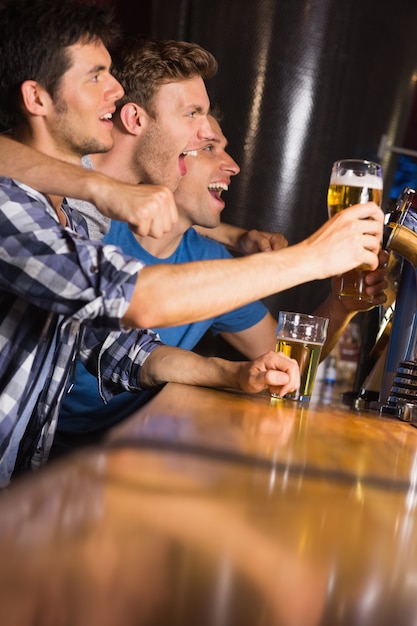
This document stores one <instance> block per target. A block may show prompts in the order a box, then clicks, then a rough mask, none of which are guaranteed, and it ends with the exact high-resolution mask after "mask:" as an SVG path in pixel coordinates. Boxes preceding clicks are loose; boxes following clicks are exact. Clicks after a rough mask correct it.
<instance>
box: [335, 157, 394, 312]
mask: <svg viewBox="0 0 417 626" xmlns="http://www.w3.org/2000/svg"><path fill="white" fill-rule="evenodd" d="M349 163H351V164H352V169H349V167H348V166H349ZM355 164H356V165H355ZM344 166H345V167H344ZM355 166H358V162H353V161H352V162H349V161H344V162H343V161H341V162H339V163H336V164H335V166H334V167H333V171H332V175H331V178H330V185H329V190H328V193H327V206H328V209H329V217H333V215H336V213H339V211H343V209H347V208H348V207H350V206H352V205H354V204H363V203H365V202H375V204H377V205H378V206H381V202H382V177H381V176H380V175H378V172H379V174H380V166H379V165H378V164H376V163H369V162H366V161H364V162H359V167H363V168H364V170H363V171H359V170H358V169H355ZM368 166H369V168H370V171H373V170H374V171H375V173H369V172H368V171H366V168H367V167H368ZM367 269H368V268H367V267H365V266H360V267H358V268H357V269H354V270H351V271H350V272H347V273H345V274H343V276H342V282H341V287H340V291H339V297H341V298H343V297H348V298H355V299H357V300H365V301H368V302H372V301H373V297H372V296H368V295H367V293H366V283H365V276H366V273H367Z"/></svg>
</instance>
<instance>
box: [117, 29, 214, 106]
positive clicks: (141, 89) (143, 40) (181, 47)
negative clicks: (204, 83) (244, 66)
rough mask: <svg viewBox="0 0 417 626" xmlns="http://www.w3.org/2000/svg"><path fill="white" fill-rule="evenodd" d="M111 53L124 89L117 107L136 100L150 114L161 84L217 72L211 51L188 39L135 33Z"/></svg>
mask: <svg viewBox="0 0 417 626" xmlns="http://www.w3.org/2000/svg"><path fill="white" fill-rule="evenodd" d="M110 53H111V56H112V60H113V70H112V71H113V74H114V76H115V77H116V78H117V80H118V81H119V83H121V85H122V87H123V89H124V91H125V95H124V96H123V98H122V99H121V100H119V101H118V103H117V106H118V108H121V107H122V106H123V105H124V104H126V103H127V102H135V103H136V104H138V105H140V106H141V107H143V108H144V109H145V110H146V111H147V112H148V113H149V114H152V113H153V110H152V100H153V97H154V95H155V93H156V92H157V91H158V89H159V87H161V85H163V84H165V83H170V82H173V81H179V80H186V79H188V78H194V76H201V78H202V79H203V80H207V79H210V78H212V77H213V76H214V75H215V74H216V72H217V61H216V59H215V58H214V56H213V55H212V54H211V52H208V50H205V49H204V48H202V47H201V46H199V45H198V44H196V43H189V42H187V41H175V40H171V39H169V40H157V39H152V38H151V37H147V36H142V35H136V36H135V35H132V36H127V37H123V39H121V40H120V42H118V45H117V46H115V47H113V48H111V49H110Z"/></svg>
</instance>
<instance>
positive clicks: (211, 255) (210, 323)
mask: <svg viewBox="0 0 417 626" xmlns="http://www.w3.org/2000/svg"><path fill="white" fill-rule="evenodd" d="M103 241H104V243H108V244H109V243H111V244H116V245H118V246H120V247H121V248H122V249H123V251H124V252H125V253H127V254H129V255H131V256H134V257H137V258H139V259H140V260H141V261H143V262H144V263H146V265H156V264H157V263H187V262H189V261H200V260H206V259H208V260H209V259H228V258H231V255H230V254H229V252H228V251H227V250H226V248H225V247H224V246H223V245H222V244H219V243H218V242H216V241H212V240H210V239H207V238H206V237H203V236H201V235H199V234H198V233H197V232H196V231H195V230H194V229H193V228H189V229H188V230H187V232H186V233H185V234H184V236H183V237H182V240H181V243H180V244H179V246H178V247H177V249H176V250H175V252H174V254H172V256H170V257H168V258H166V259H159V258H157V257H154V256H152V255H151V254H149V253H148V252H147V251H146V250H144V249H143V248H142V246H141V245H140V244H139V243H138V241H137V240H136V238H135V236H134V235H133V233H132V232H131V230H130V229H129V227H128V226H127V224H125V223H124V222H116V221H113V222H112V224H111V228H110V230H109V232H108V233H107V235H106V236H105V237H104V239H103ZM266 313H267V309H266V308H265V306H264V305H263V304H262V303H261V302H254V303H252V304H249V305H246V306H244V307H240V308H238V309H236V310H234V311H231V312H230V313H225V314H223V315H219V316H216V317H212V318H210V319H208V320H204V321H202V322H196V323H194V324H184V325H182V326H173V327H170V328H156V329H153V330H156V331H157V332H158V333H159V335H160V337H161V339H162V341H163V342H164V343H165V344H167V345H170V346H178V347H180V348H184V349H186V350H192V349H193V348H194V346H195V345H196V344H197V343H198V342H199V340H200V339H201V338H202V337H203V335H204V334H205V333H206V331H207V330H208V329H211V330H212V332H213V333H215V334H218V333H221V332H238V331H242V330H246V329H247V328H251V327H252V326H254V325H255V324H257V323H258V322H259V321H261V320H262V319H263V318H264V317H265V315H266ZM154 394H155V391H152V390H151V391H143V392H140V393H135V394H133V393H129V392H124V393H121V394H119V395H117V396H115V397H114V398H112V399H111V400H110V402H109V403H108V404H104V403H103V400H102V399H101V397H100V395H99V393H98V387H97V380H96V378H95V377H94V376H93V375H92V374H90V373H89V372H88V371H87V370H86V369H85V367H84V366H83V365H82V364H81V363H78V364H77V367H76V372H75V381H74V384H73V386H72V388H71V390H70V392H69V393H67V394H66V395H65V397H64V401H63V403H62V407H61V412H60V415H59V421H58V428H57V436H56V437H57V440H61V439H62V437H61V435H65V433H80V434H81V433H86V434H88V433H90V434H92V433H95V432H100V431H104V430H106V429H108V428H109V427H110V426H112V425H114V424H117V423H118V422H120V421H121V420H123V419H124V418H125V417H127V416H129V415H131V414H132V413H133V412H134V411H135V410H137V409H138V408H139V407H140V406H142V405H143V404H144V403H145V402H147V401H148V400H149V399H150V398H151V397H152V396H153V395H154Z"/></svg>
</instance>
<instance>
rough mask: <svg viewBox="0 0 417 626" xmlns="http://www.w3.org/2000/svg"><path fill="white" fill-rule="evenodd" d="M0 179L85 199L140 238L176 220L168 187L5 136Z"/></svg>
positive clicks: (1, 141) (1, 137) (0, 151)
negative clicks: (130, 179)
mask: <svg viewBox="0 0 417 626" xmlns="http://www.w3.org/2000/svg"><path fill="white" fill-rule="evenodd" d="M0 175H2V176H6V177H8V178H14V179H16V180H19V181H21V182H22V183H25V185H28V186H29V187H33V188H34V189H37V190H38V191H40V192H41V193H44V194H49V195H59V196H66V197H69V198H77V199H79V200H87V201H88V202H91V203H92V204H94V205H95V206H96V208H97V209H98V210H99V211H100V212H101V213H102V214H103V215H105V216H106V217H108V218H110V219H116V220H120V221H125V222H128V223H129V226H130V227H131V228H132V230H133V231H134V232H136V233H137V234H139V235H142V236H144V237H146V236H147V235H150V236H153V237H160V236H161V235H162V234H163V233H165V232H168V231H169V230H171V228H172V225H173V224H174V223H175V222H176V220H177V219H178V212H177V207H176V205H175V201H174V197H173V194H172V192H171V191H170V190H169V189H168V188H167V187H164V186H162V185H136V184H130V183H123V182H121V181H118V180H116V179H114V178H112V177H110V176H107V175H105V174H102V173H100V172H97V171H94V170H90V169H87V168H84V167H82V166H81V164H80V165H75V164H73V163H66V162H64V161H60V160H58V159H54V158H51V157H49V156H48V155H46V154H43V153H42V152H38V151H37V150H34V149H33V148H30V147H28V146H25V145H24V144H21V143H19V142H18V141H15V140H14V139H12V138H10V137H9V136H6V135H0Z"/></svg>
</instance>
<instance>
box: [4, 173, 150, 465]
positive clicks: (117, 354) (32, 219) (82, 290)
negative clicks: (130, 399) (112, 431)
mask: <svg viewBox="0 0 417 626" xmlns="http://www.w3.org/2000/svg"><path fill="white" fill-rule="evenodd" d="M64 208H65V211H66V213H67V216H68V220H69V224H70V227H67V228H63V227H62V226H61V225H60V224H59V222H58V219H57V216H56V213H55V211H54V209H53V208H52V207H51V206H50V205H49V203H48V202H47V200H46V198H45V197H44V196H42V195H41V194H39V193H38V192H36V191H35V190H33V189H31V188H29V187H27V186H25V185H23V184H21V183H18V182H17V181H13V180H11V179H8V178H1V177H0V303H1V306H0V468H1V465H2V463H3V462H5V458H6V457H7V453H8V447H9V444H10V441H11V438H12V436H13V432H14V430H15V429H16V426H17V424H19V420H20V419H22V414H23V413H24V414H28V410H29V413H30V415H29V417H30V422H29V425H28V427H27V428H26V432H25V435H24V437H23V440H22V441H21V442H20V448H21V450H20V451H19V455H21V453H22V450H23V451H25V450H26V451H25V454H24V455H23V457H24V456H25V455H26V461H25V463H26V465H25V466H27V465H28V464H29V465H30V466H32V467H36V466H38V465H39V464H41V463H42V462H44V461H45V460H46V459H47V457H48V454H49V450H50V447H51V444H52V440H53V435H54V431H55V426H56V421H57V416H58V412H59V407H60V403H61V400H62V396H63V393H64V389H65V386H66V383H67V381H68V378H69V376H70V373H71V367H72V364H73V363H74V360H75V359H76V358H77V356H79V357H80V358H81V360H82V362H83V363H84V364H85V365H86V366H87V367H89V369H90V370H93V371H94V372H95V373H96V374H97V377H98V381H99V388H100V393H101V395H102V397H103V399H105V400H107V399H109V398H110V397H111V396H112V395H114V394H115V393H117V392H119V391H123V390H129V391H140V389H141V388H140V385H139V370H140V367H141V365H142V364H143V363H144V361H145V360H146V358H147V357H148V356H149V354H150V353H151V352H152V351H153V350H154V349H155V348H157V347H158V346H159V345H160V340H159V337H158V335H157V334H155V333H153V332H152V331H146V330H137V331H130V330H124V329H123V328H122V325H121V319H122V317H123V315H124V313H125V312H126V310H127V308H128V306H129V302H130V300H131V297H132V293H133V290H134V287H135V283H136V279H137V274H138V272H140V270H141V269H142V267H143V263H141V262H140V261H138V260H137V259H133V258H131V257H129V256H127V255H125V254H123V253H122V251H121V250H120V249H119V248H117V247H116V246H112V245H106V246H105V245H102V244H100V243H98V242H91V241H90V240H89V239H88V238H87V229H86V224H85V220H84V218H82V217H81V215H80V214H79V213H78V212H77V211H75V210H73V209H71V208H70V207H69V206H68V205H67V204H65V203H64ZM47 354H49V355H52V357H51V358H52V363H51V365H50V366H49V367H47V368H44V367H42V365H43V363H44V361H45V358H46V355H47ZM37 385H38V387H39V385H40V386H41V392H40V394H37V393H33V390H34V389H36V388H37ZM20 426H21V425H20ZM0 473H1V472H0Z"/></svg>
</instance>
